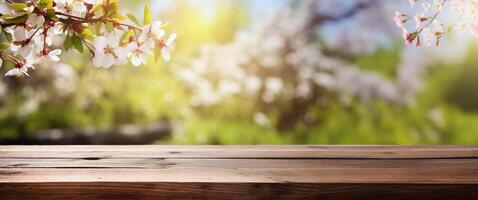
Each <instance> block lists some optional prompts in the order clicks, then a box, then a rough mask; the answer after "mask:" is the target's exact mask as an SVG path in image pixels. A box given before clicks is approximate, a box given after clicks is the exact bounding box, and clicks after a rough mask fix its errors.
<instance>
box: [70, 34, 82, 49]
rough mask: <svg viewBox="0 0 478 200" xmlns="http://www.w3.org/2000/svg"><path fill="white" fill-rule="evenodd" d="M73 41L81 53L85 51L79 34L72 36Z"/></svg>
mask: <svg viewBox="0 0 478 200" xmlns="http://www.w3.org/2000/svg"><path fill="white" fill-rule="evenodd" d="M72 43H73V46H75V49H76V50H78V51H79V52H80V53H83V51H84V49H83V42H82V41H81V38H80V37H79V36H77V35H73V36H72Z"/></svg>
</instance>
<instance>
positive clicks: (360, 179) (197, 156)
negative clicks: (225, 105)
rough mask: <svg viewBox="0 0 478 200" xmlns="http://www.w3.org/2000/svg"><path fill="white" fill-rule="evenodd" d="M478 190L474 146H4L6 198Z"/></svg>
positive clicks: (464, 195) (430, 195)
mask: <svg viewBox="0 0 478 200" xmlns="http://www.w3.org/2000/svg"><path fill="white" fill-rule="evenodd" d="M364 198H367V199H444V198H446V199H451V198H453V199H478V147H473V146H421V147H419V146H0V199H1V200H3V199H364Z"/></svg>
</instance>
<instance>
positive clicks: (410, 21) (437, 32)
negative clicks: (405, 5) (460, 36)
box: [393, 0, 478, 46]
mask: <svg viewBox="0 0 478 200" xmlns="http://www.w3.org/2000/svg"><path fill="white" fill-rule="evenodd" d="M409 3H410V6H411V7H412V8H413V9H415V10H418V12H417V13H416V14H415V15H408V14H404V13H402V12H399V11H396V12H395V15H394V18H393V19H394V21H395V23H396V25H397V26H398V27H399V28H401V29H402V30H403V40H404V41H405V43H406V44H415V45H416V46H421V45H425V46H432V45H436V46H438V45H439V43H440V39H441V38H442V37H443V36H444V35H446V34H447V33H450V32H451V31H457V32H459V33H463V32H465V31H468V32H470V33H471V34H472V35H474V36H476V37H478V18H476V16H477V14H478V1H477V0H433V1H432V0H409ZM446 9H448V10H450V11H451V13H452V15H454V16H455V17H456V18H457V20H453V21H454V22H453V23H452V24H447V25H445V23H443V22H442V21H441V20H440V15H443V12H444V11H445V10H446Z"/></svg>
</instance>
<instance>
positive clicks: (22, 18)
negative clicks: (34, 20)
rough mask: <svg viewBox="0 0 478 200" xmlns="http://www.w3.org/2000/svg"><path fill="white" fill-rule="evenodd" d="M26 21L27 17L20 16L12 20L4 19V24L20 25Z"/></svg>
mask: <svg viewBox="0 0 478 200" xmlns="http://www.w3.org/2000/svg"><path fill="white" fill-rule="evenodd" d="M27 19H28V16H27V15H20V16H16V17H13V18H4V23H5V24H20V23H25V22H26V21H27Z"/></svg>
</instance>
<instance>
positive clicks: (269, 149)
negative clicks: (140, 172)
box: [0, 145, 478, 159]
mask: <svg viewBox="0 0 478 200" xmlns="http://www.w3.org/2000/svg"><path fill="white" fill-rule="evenodd" d="M0 158H281V159H287V158H299V159H300V158H334V159H337V158H370V159H392V158H393V159H409V158H416V159H428V158H478V146H317V145H305V146H201V148H197V147H196V146H163V145H143V146H89V147H88V148H84V147H82V146H0Z"/></svg>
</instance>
